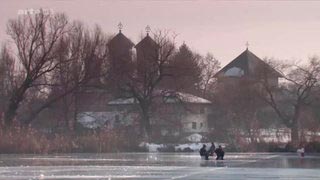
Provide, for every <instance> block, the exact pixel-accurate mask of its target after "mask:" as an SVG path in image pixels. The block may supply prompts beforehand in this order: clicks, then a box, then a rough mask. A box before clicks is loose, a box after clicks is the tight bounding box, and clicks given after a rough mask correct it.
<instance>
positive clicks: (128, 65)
mask: <svg viewBox="0 0 320 180" xmlns="http://www.w3.org/2000/svg"><path fill="white" fill-rule="evenodd" d="M118 27H119V33H118V34H117V35H116V36H114V37H113V38H112V39H111V40H110V41H109V43H108V50H109V62H110V65H109V68H110V71H109V73H110V74H109V76H110V77H111V80H112V82H113V83H119V82H123V81H124V80H125V79H126V78H127V76H128V75H130V73H132V72H133V71H134V68H133V66H132V64H133V62H132V48H133V46H134V44H133V43H132V41H131V40H130V39H128V38H127V37H126V36H125V35H124V34H123V33H122V32H121V31H122V24H121V23H119V25H118ZM114 85H119V84H114Z"/></svg>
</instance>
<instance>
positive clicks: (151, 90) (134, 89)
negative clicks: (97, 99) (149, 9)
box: [122, 31, 175, 138]
mask: <svg viewBox="0 0 320 180" xmlns="http://www.w3.org/2000/svg"><path fill="white" fill-rule="evenodd" d="M174 38H175V37H174V36H173V37H172V38H171V37H170V33H169V32H168V31H157V32H156V33H155V34H154V41H155V42H156V44H157V46H158V47H157V53H153V54H148V55H147V56H148V57H145V58H147V59H146V60H147V61H149V63H148V64H149V65H150V66H149V67H146V68H145V69H144V70H142V71H139V72H137V73H136V74H134V75H133V76H131V77H129V78H128V79H129V81H128V82H127V83H126V84H125V86H124V87H123V88H122V89H123V90H124V92H125V93H127V94H128V95H129V96H130V97H133V98H134V99H136V100H137V102H138V106H139V109H140V115H141V118H140V129H141V131H140V132H141V135H142V136H143V137H146V138H149V137H150V136H151V132H152V131H151V130H152V127H151V122H150V112H151V107H152V104H153V100H154V98H155V97H156V96H159V93H161V92H159V91H160V90H159V89H157V88H158V86H159V84H160V82H161V81H162V80H163V78H164V77H166V76H168V75H169V74H168V71H167V67H168V62H169V60H170V58H171V56H172V55H173V52H174V49H175V45H174ZM150 55H152V56H150ZM142 56H144V55H142Z"/></svg>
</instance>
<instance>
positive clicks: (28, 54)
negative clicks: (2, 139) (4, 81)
mask: <svg viewBox="0 0 320 180" xmlns="http://www.w3.org/2000/svg"><path fill="white" fill-rule="evenodd" d="M70 30H71V27H70V26H69V25H68V20H67V18H66V16H65V15H63V14H55V15H51V14H44V13H39V14H36V15H28V16H22V17H21V16H20V17H19V18H18V19H14V20H10V21H9V23H8V30H7V32H8V34H9V35H10V36H11V38H12V40H13V42H14V44H15V46H16V49H17V50H16V52H17V59H16V61H17V64H18V66H20V71H21V73H22V75H23V80H22V82H21V83H20V84H18V85H17V87H16V88H15V89H13V92H12V94H11V96H10V100H9V103H8V106H7V108H6V110H5V113H4V121H5V125H6V126H10V125H11V124H12V121H13V119H14V117H15V115H16V112H17V109H18V108H19V105H20V103H21V102H22V101H23V99H24V98H25V95H26V92H27V91H28V90H29V89H30V88H31V87H33V86H35V83H36V82H37V81H38V80H40V79H41V78H44V77H45V76H49V74H50V73H51V72H52V71H53V70H54V69H55V68H57V66H58V65H59V64H61V63H66V62H67V61H69V59H68V60H67V61H64V62H57V61H56V58H57V53H56V52H57V51H58V49H59V48H58V47H59V45H60V43H59V42H60V40H61V39H62V38H63V37H64V36H65V34H66V33H67V32H69V31H70Z"/></svg>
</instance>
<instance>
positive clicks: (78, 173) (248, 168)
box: [0, 153, 320, 180]
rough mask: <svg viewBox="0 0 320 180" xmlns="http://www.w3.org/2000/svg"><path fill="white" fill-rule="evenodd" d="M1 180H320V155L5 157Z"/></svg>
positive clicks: (0, 163) (0, 157)
mask: <svg viewBox="0 0 320 180" xmlns="http://www.w3.org/2000/svg"><path fill="white" fill-rule="evenodd" d="M0 179H1V180H2V179H3V180H13V179H15V180H20V179H32V180H38V179H39V180H40V179H59V180H62V179H67V180H70V179H74V180H75V179H79V180H84V179H107V180H109V179H110V180H112V179H117V180H118V179H132V180H133V179H134V180H140V179H144V180H157V179H159V180H161V179H195V180H209V179H210V180H211V179H219V180H233V179H241V180H244V179H250V180H256V179H278V180H279V179H280V180H282V179H288V180H311V179H312V180H319V179H320V155H319V154H314V155H310V154H307V155H306V157H305V158H300V157H298V156H297V154H295V153H291V154H290V153H227V154H226V156H225V160H224V161H216V160H212V158H211V159H210V160H209V161H205V160H200V157H199V155H198V154H197V153H118V154H115V153H110V154H59V155H0Z"/></svg>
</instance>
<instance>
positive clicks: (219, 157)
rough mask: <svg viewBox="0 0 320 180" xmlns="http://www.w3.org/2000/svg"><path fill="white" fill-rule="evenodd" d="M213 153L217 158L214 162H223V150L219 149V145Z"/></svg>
mask: <svg viewBox="0 0 320 180" xmlns="http://www.w3.org/2000/svg"><path fill="white" fill-rule="evenodd" d="M214 152H215V153H216V155H217V158H216V160H219V159H220V160H223V157H224V151H223V149H222V147H221V145H219V147H218V148H217V149H216V150H215V151H214Z"/></svg>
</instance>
